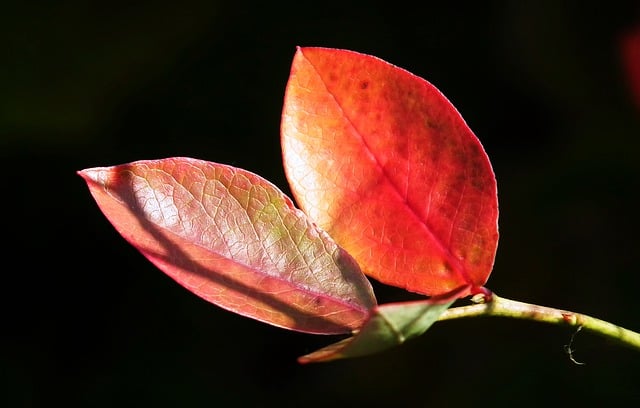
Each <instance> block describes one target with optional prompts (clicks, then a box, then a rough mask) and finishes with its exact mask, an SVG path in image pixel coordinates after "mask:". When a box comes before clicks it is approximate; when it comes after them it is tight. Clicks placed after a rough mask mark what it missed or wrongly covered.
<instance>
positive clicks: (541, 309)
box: [438, 294, 640, 350]
mask: <svg viewBox="0 0 640 408" xmlns="http://www.w3.org/2000/svg"><path fill="white" fill-rule="evenodd" d="M474 301H476V302H478V304H475V305H470V306H461V307H453V308H450V309H448V310H447V311H445V312H444V313H443V314H442V315H441V316H440V318H439V319H438V320H451V319H461V318H466V317H477V316H502V317H512V318H515V319H526V320H535V321H537V322H544V323H553V324H562V325H569V326H575V327H578V328H579V329H584V330H588V331H591V332H593V333H596V334H599V335H601V336H604V337H606V338H610V339H615V340H618V341H619V342H620V343H622V344H624V345H627V346H629V347H632V348H636V349H638V350H640V333H637V332H634V331H631V330H628V329H625V328H623V327H620V326H616V325H615V324H611V323H609V322H606V321H604V320H600V319H596V318H594V317H591V316H587V315H584V314H581V313H574V312H570V311H568V310H560V309H554V308H551V307H545V306H538V305H532V304H529V303H524V302H518V301H515V300H510V299H505V298H502V297H498V296H496V295H495V294H489V295H476V296H474Z"/></svg>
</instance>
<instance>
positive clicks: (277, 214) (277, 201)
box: [79, 157, 375, 334]
mask: <svg viewBox="0 0 640 408" xmlns="http://www.w3.org/2000/svg"><path fill="white" fill-rule="evenodd" d="M79 175H80V176H82V177H83V178H84V179H85V181H86V182H87V184H88V186H89V189H90V191H91V194H92V195H93V197H94V198H95V200H96V202H97V203H98V206H99V207H100V209H101V210H102V212H103V213H104V215H105V216H106V217H107V218H108V219H109V221H110V222H111V223H112V224H113V226H114V227H115V228H116V229H117V230H118V231H119V232H120V234H121V235H122V236H123V237H124V238H125V239H126V240H127V241H129V242H130V243H131V244H132V245H133V246H135V247H136V248H137V249H138V250H140V252H142V254H144V256H145V257H147V258H148V259H149V260H150V261H151V262H153V263H154V264H155V265H156V266H157V267H158V268H160V269H161V270H162V271H164V272H165V273H166V274H167V275H169V276H170V277H172V278H173V279H175V280H176V281H177V282H178V283H179V284H181V285H182V286H184V287H185V288H187V289H188V290H190V291H191V292H193V293H195V294H196V295H198V296H200V297H202V298H204V299H206V300H207V301H209V302H212V303H214V304H216V305H218V306H220V307H222V308H225V309H227V310H230V311H233V312H236V313H239V314H241V315H244V316H248V317H252V318H254V319H257V320H260V321H263V322H266V323H269V324H272V325H276V326H280V327H284V328H288V329H293V330H298V331H303V332H309V333H325V334H329V333H348V332H351V331H352V330H353V329H356V328H358V327H360V326H361V325H362V323H363V322H364V321H365V320H366V318H367V315H368V310H369V309H370V308H371V307H373V306H374V305H375V298H374V296H373V292H372V289H371V286H370V284H369V282H368V281H367V279H366V278H365V277H364V275H363V274H362V273H361V271H360V269H359V267H358V266H357V264H356V263H355V262H354V261H353V259H352V258H351V257H350V256H349V255H348V254H347V253H346V252H345V251H344V250H343V249H341V248H340V247H339V246H338V245H336V244H335V243H334V241H333V240H332V239H331V238H330V237H329V236H328V235H327V234H326V233H325V232H323V231H322V230H320V229H318V228H317V227H315V226H314V225H313V224H312V223H311V221H309V220H308V218H307V217H306V216H305V215H304V214H303V213H302V212H301V211H300V210H298V209H296V208H294V207H293V204H292V202H291V200H289V199H288V198H287V197H286V196H285V195H284V194H283V193H282V192H281V191H280V190H278V189H277V188H276V187H275V186H274V185H272V184H271V183H269V182H267V181H266V180H264V179H262V178H261V177H259V176H257V175H255V174H253V173H250V172H248V171H245V170H241V169H238V168H234V167H230V166H226V165H222V164H216V163H211V162H205V161H201V160H195V159H189V158H179V157H176V158H169V159H163V160H150V161H138V162H134V163H129V164H124V165H119V166H113V167H99V168H92V169H86V170H82V171H80V172H79ZM98 261H99V260H98Z"/></svg>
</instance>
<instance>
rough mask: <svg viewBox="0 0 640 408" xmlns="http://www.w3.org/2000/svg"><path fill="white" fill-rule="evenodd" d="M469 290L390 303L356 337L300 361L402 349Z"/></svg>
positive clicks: (359, 355)
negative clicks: (396, 348)
mask: <svg viewBox="0 0 640 408" xmlns="http://www.w3.org/2000/svg"><path fill="white" fill-rule="evenodd" d="M467 290H468V288H466V287H463V288H460V289H458V290H456V291H454V292H452V293H449V294H447V295H446V296H439V297H434V298H431V299H428V300H424V301H416V302H401V303H387V304H384V305H379V306H377V307H376V308H374V309H372V310H371V315H370V316H369V319H368V320H367V322H366V323H365V324H364V326H363V327H362V329H361V330H360V331H359V332H358V333H357V334H356V335H355V336H353V337H349V338H347V339H344V340H341V341H339V342H337V343H334V344H331V345H329V346H327V347H324V348H322V349H320V350H317V351H315V352H313V353H310V354H307V355H304V356H302V357H300V358H298V361H299V362H300V363H319V362H326V361H332V360H337V359H343V358H353V357H362V356H366V355H369V354H374V353H379V352H381V351H384V350H387V349H390V348H392V347H396V346H399V345H400V344H402V343H404V342H405V341H407V340H410V339H412V338H414V337H418V336H420V335H422V334H423V333H424V332H425V331H426V330H427V329H429V327H431V325H432V324H433V323H435V322H436V321H437V320H438V318H439V317H440V315H441V314H442V313H444V311H445V310H447V309H448V308H449V306H451V304H452V303H453V302H454V301H455V300H456V299H457V298H458V297H460V295H461V294H462V293H464V292H465V291H467Z"/></svg>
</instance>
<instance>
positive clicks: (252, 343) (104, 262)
mask: <svg viewBox="0 0 640 408" xmlns="http://www.w3.org/2000/svg"><path fill="white" fill-rule="evenodd" d="M176 3H177V2H176ZM422 3H423V5H422V6H420V8H416V6H414V5H412V4H411V3H403V2H400V1H393V2H380V3H376V2H367V3H363V4H352V3H348V2H346V1H343V2H338V3H334V4H332V3H326V2H309V3H303V2H290V3H289V2H281V3H277V2H265V3H264V5H256V4H252V3H251V2H242V1H235V2H231V1H226V2H224V1H219V2H215V1H213V2H211V1H197V0H188V1H184V2H181V3H180V5H177V4H173V3H170V2H166V3H162V2H155V1H154V2H152V1H146V2H139V3H136V4H135V5H132V4H129V3H125V2H122V3H121V4H118V3H112V2H108V3H107V2H105V3H103V4H102V3H91V2H82V1H65V2H58V3H51V4H46V5H37V6H36V5H34V4H31V3H28V2H25V3H20V4H13V5H3V11H2V13H1V14H0V38H1V40H0V41H1V43H2V44H3V46H2V54H1V56H0V58H2V60H1V63H0V159H1V160H0V162H1V164H0V166H1V167H0V170H1V173H0V177H2V187H1V191H2V200H1V204H0V205H1V206H2V208H1V210H2V213H1V215H2V225H3V228H2V233H3V238H4V240H3V242H4V246H3V248H4V250H3V255H4V262H3V266H2V281H1V282H2V283H1V286H0V288H1V289H2V296H1V297H0V299H1V301H0V302H1V303H0V306H1V309H0V310H1V312H0V313H1V316H2V326H1V332H0V333H1V343H0V373H1V374H2V377H1V378H0V384H1V385H0V405H2V406H4V407H23V406H38V407H40V406H42V407H51V406H86V407H94V406H96V407H100V406H104V407H124V406H158V407H164V406H166V407H170V406H171V407H172V406H180V407H205V406H206V407H212V406H225V407H226V406H229V407H235V406H256V407H272V406H273V407H276V406H277V407H283V406H292V407H293V406H295V407H300V406H350V407H353V406H359V405H369V406H393V407H414V406H415V407H422V406H424V407H434V406H446V407H462V406H465V407H469V406H479V405H485V404H486V405H492V406H509V407H511V406H518V407H526V406H544V405H542V404H551V403H553V404H555V403H560V404H567V403H569V404H571V405H575V406H579V405H585V404H586V405H585V406H596V405H600V404H603V403H604V402H605V401H606V402H608V403H610V404H611V405H615V406H623V405H625V404H626V406H634V405H635V406H637V404H638V403H640V385H639V383H640V381H639V379H640V374H639V373H640V353H638V351H637V350H632V349H627V348H624V347H621V346H619V345H617V344H614V343H611V342H610V341H607V340H604V339H601V338H600V337H597V336H594V335H592V334H589V333H584V332H581V333H579V334H578V335H577V336H576V337H575V341H574V343H573V348H574V349H575V358H576V359H577V360H578V361H580V362H584V363H586V364H585V365H576V364H574V363H573V362H571V361H570V359H569V358H568V356H567V354H566V353H565V351H564V345H566V344H568V343H569V340H570V338H571V335H572V333H573V332H572V330H571V329H569V328H566V327H557V326H547V325H544V324H541V323H533V322H525V321H515V320H509V319H501V318H480V319H472V320H467V321H451V322H441V323H437V324H436V325H435V326H434V327H433V328H432V329H431V330H430V331H429V332H427V333H426V334H425V335H424V336H422V337H420V338H418V339H416V340H413V341H411V342H409V343H407V344H406V345H403V346H402V347H400V348H397V349H394V350H391V351H388V352H385V353H382V354H379V355H375V356H371V357H366V358H362V359H354V360H348V361H339V362H334V363H327V364H318V365H307V366H301V365H299V364H298V363H297V362H296V358H297V357H298V356H299V355H302V354H305V353H308V352H310V351H313V350H314V349H316V348H319V347H322V346H324V345H326V344H329V343H331V342H333V341H335V340H336V339H334V338H331V337H323V336H313V335H307V334H300V333H295V332H290V331H286V330H282V329H277V328H273V327H270V326H268V325H265V324H263V323H259V322H256V321H253V320H250V319H247V318H244V317H240V316H237V315H234V314H231V313H229V312H226V311H223V310H221V309H219V308H217V307H216V306H213V305H211V304H208V303H206V302H204V301H203V300H201V299H199V298H197V297H196V296H195V295H193V294H191V293H190V292H187V291H186V290H184V289H183V288H182V287H180V286H179V285H177V284H176V283H175V282H173V281H172V280H170V279H169V278H168V277H167V276H165V275H164V274H163V273H162V272H160V271H159V270H157V269H155V267H153V266H152V265H151V264H150V263H149V262H148V261H147V260H146V259H144V258H143V257H142V255H140V254H139V253H138V252H137V251H136V250H135V249H134V248H133V247H131V246H129V245H128V244H127V243H126V242H125V241H124V240H123V239H122V238H121V237H120V236H119V235H118V234H117V232H116V231H115V230H114V229H113V228H112V226H111V225H110V224H109V223H108V221H107V220H106V218H104V216H103V215H102V213H101V212H100V211H99V209H98V207H97V205H96V204H95V202H94V201H93V199H92V197H91V196H90V194H89V191H88V189H87V187H86V185H85V184H84V182H83V180H82V179H81V178H80V177H79V176H77V175H76V174H75V172H76V171H77V170H80V169H83V168H87V167H95V166H108V165H114V164H121V163H125V162H128V161H134V160H139V159H157V158H163V157H169V156H191V157H196V158H200V159H205V160H210V161H216V162H222V163H227V164H232V165H235V166H238V167H243V168H245V169H248V170H251V171H254V172H256V173H259V174H261V175H262V176H264V177H265V178H267V179H269V180H271V181H273V182H274V183H276V184H277V185H278V186H279V187H280V188H282V189H283V190H284V191H287V192H288V189H287V183H286V180H285V178H284V173H283V169H282V164H281V158H280V146H279V122H280V113H281V108H282V100H283V93H284V87H285V84H286V81H287V78H288V74H289V68H290V63H291V60H292V58H293V54H294V52H295V47H296V46H297V45H301V46H326V47H336V48H347V49H352V50H355V51H360V52H363V53H368V54H373V55H376V56H378V57H380V58H383V59H385V60H387V61H389V62H391V63H393V64H396V65H398V66H400V67H403V68H406V69H408V70H410V71H412V72H413V73H415V74H417V75H419V76H421V77H423V78H425V79H427V80H429V81H430V82H432V83H433V84H434V85H436V86H437V87H438V88H439V89H440V90H441V91H442V92H443V93H444V94H445V95H446V96H447V97H448V98H449V99H450V100H451V101H452V102H453V104H454V105H455V106H456V107H457V108H458V109H459V110H460V112H461V113H462V115H463V116H464V118H465V119H466V121H467V122H468V124H469V126H470V127H471V128H472V129H473V130H474V132H475V133H476V135H477V136H478V137H479V138H480V140H481V141H482V143H483V144H484V146H485V148H486V151H487V153H488V154H489V157H490V158H491V160H492V163H493V166H494V170H495V172H496V175H497V179H498V189H499V197H500V211H501V213H500V231H501V238H500V245H499V248H498V255H497V258H496V264H495V269H494V272H493V274H492V276H491V278H490V279H489V282H488V283H487V286H488V287H489V288H490V289H492V290H494V291H495V292H496V293H498V294H499V295H502V296H504V297H509V298H512V299H517V300H522V301H527V302H533V303H536V304H541V305H547V306H553V307H559V308H564V309H569V310H573V311H576V312H583V313H587V314H590V315H593V316H596V317H600V318H603V319H605V320H608V321H611V322H613V323H617V324H620V325H622V326H624V327H627V328H631V329H635V330H639V329H640V317H639V314H638V310H639V308H638V298H637V296H638V295H637V292H638V286H639V283H640V278H639V277H638V276H639V269H638V261H639V260H640V254H639V253H638V247H639V245H640V238H639V235H638V231H639V230H640V228H639V227H640V222H639V220H638V205H637V203H638V201H637V198H636V195H635V194H636V191H637V189H638V187H639V184H640V183H638V181H639V178H640V171H639V168H638V159H637V158H638V155H639V154H640V143H639V142H638V139H639V136H640V110H638V108H637V107H635V106H634V105H633V103H632V98H631V95H630V93H629V91H628V85H627V83H626V82H625V81H626V78H625V77H624V76H623V75H622V72H623V71H622V67H621V64H620V55H619V49H618V40H619V38H620V35H621V33H623V32H624V31H625V30H627V29H628V28H630V27H631V26H632V24H636V23H638V22H640V8H639V7H638V5H637V2H636V1H607V2H595V1H587V2H584V1H571V2H556V1H543V2H515V1H514V2H508V1H485V2H468V3H466V2H434V3H431V2H422ZM376 288H377V289H378V292H377V293H378V299H379V301H380V302H381V303H386V302H388V301H392V300H401V299H408V298H410V297H411V295H409V294H405V293H403V292H401V291H396V290H393V289H389V288H383V287H381V286H380V285H376Z"/></svg>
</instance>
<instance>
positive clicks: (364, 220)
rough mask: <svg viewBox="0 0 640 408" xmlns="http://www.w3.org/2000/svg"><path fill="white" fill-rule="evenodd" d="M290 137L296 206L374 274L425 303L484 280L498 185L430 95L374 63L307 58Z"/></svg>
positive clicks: (311, 53) (288, 106)
mask: <svg viewBox="0 0 640 408" xmlns="http://www.w3.org/2000/svg"><path fill="white" fill-rule="evenodd" d="M281 130H282V149H283V155H284V164H285V170H286V174H287V178H288V180H289V183H290V185H291V189H292V191H293V193H294V196H295V198H296V201H297V202H298V204H299V205H300V207H301V208H302V209H303V210H304V211H305V212H306V213H307V214H308V215H309V216H310V217H311V218H312V219H313V220H314V221H315V222H317V223H318V225H319V226H320V227H321V228H323V229H325V230H326V231H328V232H329V234H330V235H331V236H332V237H333V238H334V239H335V240H336V242H338V244H339V245H341V246H342V247H344V248H345V249H346V250H347V251H348V252H349V253H350V254H351V255H352V256H353V257H354V258H355V259H356V261H357V262H358V263H359V264H360V266H361V267H362V270H363V271H364V272H365V273H366V274H368V275H370V276H372V277H374V278H376V279H377V280H379V281H381V282H384V283H387V284H390V285H394V286H399V287H402V288H406V289H407V290H410V291H414V292H418V293H422V294H426V295H439V294H444V293H447V292H449V291H452V290H455V289H457V288H460V287H468V288H469V291H472V290H474V289H475V288H478V287H480V286H482V285H483V284H484V283H485V282H486V280H487V279H488V277H489V274H490V273H491V270H492V268H493V262H494V258H495V252H496V248H497V242H498V227H497V219H498V202H497V191H496V181H495V177H494V174H493V170H492V168H491V165H490V163H489V159H488V157H487V155H486V153H485V151H484V149H483V147H482V145H481V144H480V142H479V141H478V139H477V138H476V137H475V135H474V134H473V133H472V131H471V130H470V129H469V127H468V126H467V125H466V123H465V122H464V120H463V119H462V117H461V116H460V114H459V113H458V111H457V110H456V109H455V108H454V106H453V105H452V104H451V103H450V102H449V101H448V100H447V99H446V98H445V97H444V96H443V95H442V94H441V93H440V92H439V91H438V90H437V89H436V88H435V87H434V86H433V85H431V84H430V83H428V82H427V81H425V80H424V79H422V78H419V77H417V76H415V75H413V74H411V73H409V72H407V71H405V70H403V69H401V68H398V67H396V66H393V65H391V64H389V63H387V62H385V61H383V60H381V59H379V58H376V57H372V56H368V55H364V54H360V53H356V52H352V51H347V50H338V49H328V48H298V50H297V52H296V54H295V57H294V60H293V64H292V67H291V75H290V77H289V82H288V84H287V88H286V95H285V102H284V108H283V115H282V129H281ZM466 294H467V293H463V294H462V295H463V296H464V295H466Z"/></svg>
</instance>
